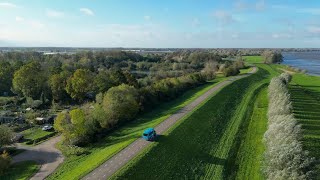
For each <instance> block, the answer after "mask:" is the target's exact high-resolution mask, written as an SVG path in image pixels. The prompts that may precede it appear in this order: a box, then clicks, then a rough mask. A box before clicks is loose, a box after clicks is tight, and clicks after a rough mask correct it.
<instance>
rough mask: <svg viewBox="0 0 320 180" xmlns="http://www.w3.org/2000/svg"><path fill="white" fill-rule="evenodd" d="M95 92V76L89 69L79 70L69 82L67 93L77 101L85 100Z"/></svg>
mask: <svg viewBox="0 0 320 180" xmlns="http://www.w3.org/2000/svg"><path fill="white" fill-rule="evenodd" d="M93 90H94V83H93V74H92V72H91V71H89V70H87V69H78V70H76V72H74V74H73V76H72V77H70V78H69V79H68V81H67V86H66V91H67V93H68V94H69V95H70V96H71V97H72V98H73V99H76V100H80V101H82V100H84V99H85V97H86V96H87V95H88V93H90V92H92V91H93Z"/></svg>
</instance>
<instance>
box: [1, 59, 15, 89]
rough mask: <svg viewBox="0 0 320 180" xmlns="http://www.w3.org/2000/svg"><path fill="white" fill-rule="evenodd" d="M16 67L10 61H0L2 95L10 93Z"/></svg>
mask: <svg viewBox="0 0 320 180" xmlns="http://www.w3.org/2000/svg"><path fill="white" fill-rule="evenodd" d="M13 73H14V69H13V67H12V66H11V64H10V63H8V62H3V61H1V62H0V82H1V83H0V95H3V94H4V93H8V94H9V93H10V92H11V90H10V89H11V87H12V79H13Z"/></svg>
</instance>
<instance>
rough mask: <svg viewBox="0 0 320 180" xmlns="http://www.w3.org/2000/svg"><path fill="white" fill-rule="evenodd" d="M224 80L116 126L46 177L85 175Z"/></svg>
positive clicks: (190, 91)
mask: <svg viewBox="0 0 320 180" xmlns="http://www.w3.org/2000/svg"><path fill="white" fill-rule="evenodd" d="M224 80H226V78H217V79H215V80H214V81H212V82H209V83H207V84H205V85H203V86H201V87H198V88H195V89H192V90H189V91H188V92H186V93H185V94H183V95H182V96H180V97H179V98H178V99H176V100H173V101H171V102H168V103H165V104H162V105H160V106H159V107H158V108H156V109H155V110H153V111H152V112H150V113H147V114H145V115H143V116H142V117H140V118H138V119H137V120H135V121H133V122H132V123H129V124H127V125H126V126H125V127H122V128H120V129H117V130H116V131H114V132H112V133H110V134H109V135H108V136H107V137H106V138H105V139H101V140H99V143H95V144H93V145H91V146H90V147H87V148H86V150H87V152H88V155H81V156H72V157H68V158H66V160H65V162H64V163H63V164H62V165H61V166H59V167H58V169H57V170H56V172H55V173H53V174H52V175H51V176H49V178H48V179H78V178H80V177H82V176H84V175H86V174H87V173H89V172H90V171H92V170H93V169H94V168H96V167H98V166H99V165H100V164H102V163H103V162H104V161H106V160H107V159H109V158H110V157H111V156H112V155H113V154H115V153H117V152H119V151H120V150H122V149H123V148H124V147H126V146H127V145H129V144H130V143H131V142H133V141H134V140H136V139H137V138H139V137H140V136H141V133H142V131H143V130H144V129H145V128H147V127H154V126H156V125H157V124H159V123H161V122H162V121H163V120H165V119H166V118H167V117H169V116H170V115H171V114H173V113H175V112H176V111H178V110H179V109H181V108H182V107H184V106H185V105H187V104H189V103H190V102H192V101H193V100H195V99H196V98H197V97H199V96H201V95H202V94H204V93H205V92H206V91H208V90H209V89H210V88H212V87H213V86H215V85H216V84H217V83H218V82H221V81H224Z"/></svg>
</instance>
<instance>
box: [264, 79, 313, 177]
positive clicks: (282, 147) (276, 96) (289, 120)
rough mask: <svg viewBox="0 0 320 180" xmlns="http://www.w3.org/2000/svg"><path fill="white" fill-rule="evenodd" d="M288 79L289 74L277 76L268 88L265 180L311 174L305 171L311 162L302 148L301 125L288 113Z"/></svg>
mask: <svg viewBox="0 0 320 180" xmlns="http://www.w3.org/2000/svg"><path fill="white" fill-rule="evenodd" d="M290 80H291V76H290V75H289V74H281V75H280V76H279V77H275V78H273V79H272V80H271V82H270V85H269V88H268V96H269V110H268V130H267V131H266V132H265V135H264V142H265V145H266V151H265V161H264V163H265V167H264V173H265V176H266V178H267V179H272V180H275V179H308V178H309V177H310V176H311V174H312V172H311V171H309V170H308V168H309V166H310V164H311V162H312V159H310V158H308V152H307V151H304V150H303V148H302V143H301V141H300V140H301V138H302V135H301V126H300V125H298V122H297V120H296V119H295V118H294V116H293V114H292V105H291V102H290V94H289V92H288V87H287V85H288V84H289V83H290Z"/></svg>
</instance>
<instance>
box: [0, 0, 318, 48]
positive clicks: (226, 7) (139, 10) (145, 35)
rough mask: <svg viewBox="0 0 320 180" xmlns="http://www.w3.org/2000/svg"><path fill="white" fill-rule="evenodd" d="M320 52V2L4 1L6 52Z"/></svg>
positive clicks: (0, 9)
mask: <svg viewBox="0 0 320 180" xmlns="http://www.w3.org/2000/svg"><path fill="white" fill-rule="evenodd" d="M4 46H26V47H28V46H31V47H34V46H37V47H39V46H45V47H51V46H55V47H128V48H130V47H132V48H133V47H143V48H263V47H264V48H312V47H313V48H320V0H303V1H302V0H52V1H49V0H28V1H26V0H6V1H3V0H0V47H4Z"/></svg>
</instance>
